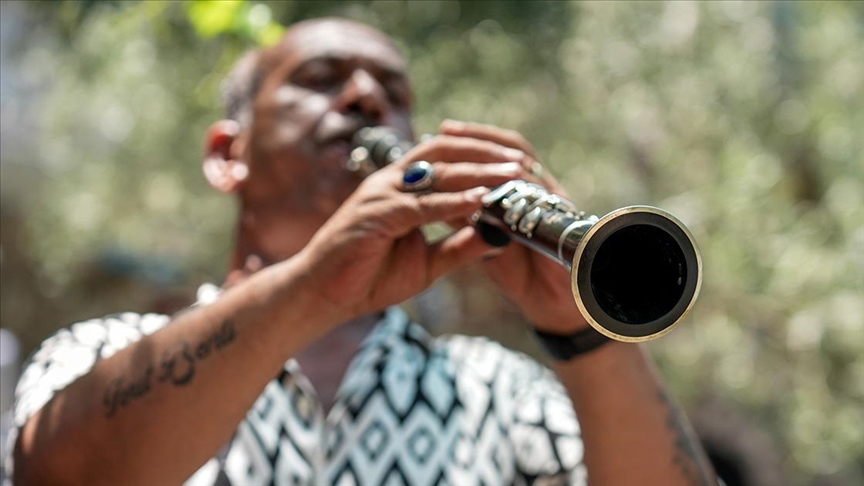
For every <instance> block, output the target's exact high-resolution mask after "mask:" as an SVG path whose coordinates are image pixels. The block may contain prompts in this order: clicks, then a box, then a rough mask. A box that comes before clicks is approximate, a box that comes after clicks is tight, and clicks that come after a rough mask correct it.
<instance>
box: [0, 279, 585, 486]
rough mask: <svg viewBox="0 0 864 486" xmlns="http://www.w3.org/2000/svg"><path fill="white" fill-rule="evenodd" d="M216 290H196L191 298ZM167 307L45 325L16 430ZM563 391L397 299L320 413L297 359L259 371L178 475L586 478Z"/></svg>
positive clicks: (501, 481) (335, 480)
mask: <svg viewBox="0 0 864 486" xmlns="http://www.w3.org/2000/svg"><path fill="white" fill-rule="evenodd" d="M216 295H218V289H217V288H216V287H214V286H212V285H205V286H202V288H201V289H199V304H205V303H208V302H209V301H212V300H213V298H215V296H216ZM169 321H170V319H169V317H167V316H163V315H155V314H146V315H138V314H133V313H124V314H117V315H112V316H108V317H105V318H102V319H94V320H90V321H85V322H80V323H78V324H75V325H73V326H71V327H70V328H68V329H64V330H61V331H59V332H58V333H56V334H54V335H53V336H52V337H50V338H49V339H48V340H46V341H45V342H44V343H43V344H42V347H41V348H40V349H39V350H38V351H37V352H36V353H35V354H34V355H33V356H32V358H31V359H30V361H29V362H28V363H27V364H25V367H24V373H23V374H22V376H21V379H20V381H19V384H18V388H17V390H16V404H15V408H14V423H13V430H12V431H11V433H10V437H9V444H8V445H9V447H8V448H7V451H9V452H8V454H9V456H10V457H7V458H6V459H7V463H6V465H7V468H8V469H7V471H9V472H10V477H11V466H12V461H11V454H12V451H14V449H15V448H14V441H15V437H16V436H17V430H18V429H20V427H22V426H23V425H24V423H25V422H26V421H27V420H28V419H29V418H30V417H32V416H33V415H34V414H35V413H36V412H37V411H38V410H39V409H40V408H41V407H43V406H44V405H45V404H46V403H47V402H48V401H49V400H50V399H51V398H52V396H53V395H54V394H55V393H56V392H57V391H58V390H61V389H63V388H65V387H66V386H68V385H69V384H70V383H72V382H74V381H75V380H76V379H77V378H78V377H80V376H82V375H84V374H86V373H87V372H89V371H90V370H91V369H92V368H93V366H94V365H95V364H96V362H97V361H98V360H100V359H106V358H108V357H109V356H111V355H113V354H114V353H116V352H117V351H119V350H120V349H123V348H124V347H126V346H128V345H129V344H131V343H133V342H135V341H137V340H138V339H141V337H143V336H144V335H148V334H151V333H153V332H156V331H157V330H159V329H160V328H162V327H164V326H165V325H167V324H168V323H169ZM582 459H583V444H582V440H581V437H580V429H579V424H578V421H577V420H576V416H575V414H574V412H573V407H572V405H571V402H570V400H569V398H568V396H567V394H566V392H565V391H564V389H563V387H562V385H561V384H560V383H559V382H558V381H557V380H556V379H555V376H554V374H553V373H552V372H551V371H549V370H548V369H546V368H544V367H542V366H541V365H539V364H538V363H536V362H535V361H533V360H531V359H530V358H528V357H527V356H525V355H522V354H519V353H516V352H513V351H510V350H507V349H506V348H504V347H502V346H501V345H499V344H497V343H495V342H493V341H490V340H487V339H484V338H475V337H466V336H455V335H454V336H443V337H438V338H433V337H432V336H430V335H429V334H428V333H427V332H426V331H425V330H424V329H423V328H422V327H421V326H420V325H418V324H416V323H413V322H411V321H410V320H409V318H408V316H407V315H406V314H405V313H404V312H403V311H402V310H401V309H399V308H396V307H393V308H390V309H388V310H387V312H386V313H385V314H384V317H383V318H382V319H381V322H379V324H378V325H377V327H376V328H375V329H374V330H373V331H372V333H371V334H370V335H369V337H368V338H367V339H366V340H365V341H364V343H363V345H362V347H361V349H360V351H359V352H358V353H357V355H356V356H355V357H354V359H353V361H352V362H351V364H350V366H349V368H348V371H347V372H346V375H345V377H344V379H343V381H342V384H341V385H340V388H339V391H338V392H337V395H336V398H335V403H334V405H333V407H332V409H331V410H330V411H329V412H328V413H327V414H326V415H325V413H324V410H323V408H322V407H321V405H320V404H319V403H318V400H317V398H316V395H315V392H314V390H313V389H312V386H311V384H310V382H309V381H308V379H307V378H306V377H305V376H304V375H303V373H302V370H301V369H300V367H299V365H298V364H297V362H296V361H294V360H289V361H288V362H286V363H285V366H284V369H283V370H282V372H281V374H280V375H279V376H278V377H277V378H275V379H274V380H272V381H270V383H268V385H267V387H266V388H265V389H264V391H263V393H261V396H260V397H259V398H258V400H257V401H256V402H255V405H254V406H253V408H252V409H251V410H250V411H249V413H248V414H247V415H246V418H245V419H244V420H243V421H242V422H240V424H239V425H238V427H237V431H236V432H235V434H234V437H233V438H232V440H231V441H230V443H229V444H226V446H225V447H224V448H223V449H222V450H221V451H220V452H219V454H218V455H217V456H216V457H214V458H212V459H210V460H209V461H208V462H206V463H205V464H203V465H202V467H201V468H200V469H199V470H198V471H197V472H196V473H195V474H194V475H193V476H191V477H190V478H189V479H188V480H187V481H186V483H185V484H187V485H193V486H197V485H206V486H211V485H213V486H217V485H237V486H258V485H269V484H274V485H296V484H301V485H307V484H308V485H319V484H320V485H339V486H347V485H391V484H392V485H402V484H406V485H421V486H425V485H443V484H447V485H454V486H463V485H464V486H468V485H487V486H497V485H505V484H515V485H523V484H525V485H530V484H535V485H541V484H542V485H547V484H572V485H584V484H587V471H586V468H585V465H584V463H583V461H582Z"/></svg>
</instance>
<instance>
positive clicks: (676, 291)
mask: <svg viewBox="0 0 864 486" xmlns="http://www.w3.org/2000/svg"><path fill="white" fill-rule="evenodd" d="M353 145H354V149H353V150H352V152H351V155H350V158H349V160H348V162H347V167H348V169H349V170H351V171H355V172H364V173H370V172H372V171H374V170H377V169H379V168H382V167H384V166H386V165H388V164H391V163H393V162H395V161H396V160H398V159H400V158H401V157H402V156H404V155H405V153H407V152H408V151H409V150H410V149H411V148H412V147H413V144H412V142H411V141H409V140H407V139H406V138H405V137H404V136H403V135H402V134H401V133H399V132H398V131H396V130H393V129H390V128H386V127H367V128H363V129H361V130H359V131H358V132H357V133H356V134H355V136H354V139H353ZM482 205H483V208H482V209H481V210H480V211H478V213H477V214H476V215H475V216H474V217H473V218H472V220H473V221H474V222H475V223H476V224H478V225H489V226H492V227H495V228H498V229H499V230H500V231H503V232H504V233H506V234H507V235H508V236H509V237H510V238H512V239H513V240H515V241H517V242H518V243H520V244H522V245H525V246H527V247H528V248H530V249H532V250H534V251H537V252H539V253H541V254H543V255H545V256H547V257H549V258H551V259H553V260H555V261H556V262H558V263H560V264H561V265H563V266H564V267H566V268H567V269H568V270H570V280H571V292H572V294H573V298H574V300H575V302H576V305H577V306H578V308H579V311H580V312H581V314H582V315H583V317H585V319H586V320H587V321H588V324H590V325H591V327H593V328H594V329H595V330H597V331H598V332H600V333H601V334H603V335H605V336H606V337H608V338H611V339H614V340H617V341H624V342H643V341H648V340H652V339H656V338H658V337H660V336H663V335H665V334H667V333H668V332H670V331H671V330H672V329H673V328H675V327H676V326H677V325H678V324H679V323H680V322H681V321H682V319H683V318H684V317H685V316H686V314H687V313H688V312H689V311H690V309H691V308H692V307H693V304H694V303H695V301H696V297H697V296H698V294H699V289H700V287H701V283H702V256H701V252H700V251H699V248H698V247H697V246H696V242H695V240H694V239H693V236H692V234H691V233H690V231H689V229H688V228H687V226H686V225H684V223H682V222H681V221H680V220H678V219H677V218H676V217H675V216H673V215H672V214H670V213H668V212H666V211H664V210H662V209H659V208H655V207H652V206H628V207H624V208H620V209H616V210H614V211H612V212H610V213H608V214H606V215H604V216H602V217H598V216H594V215H589V214H586V213H585V212H584V211H580V210H579V209H578V208H577V207H576V205H575V204H574V203H573V202H571V201H568V200H566V199H564V198H561V197H559V196H556V195H555V194H552V193H550V192H549V191H548V190H546V188H544V187H543V186H540V185H538V184H533V183H530V182H527V181H524V180H513V181H509V182H507V183H505V184H503V185H501V186H499V187H497V188H494V189H492V190H491V191H490V192H489V193H488V194H486V195H485V196H484V197H483V198H482Z"/></svg>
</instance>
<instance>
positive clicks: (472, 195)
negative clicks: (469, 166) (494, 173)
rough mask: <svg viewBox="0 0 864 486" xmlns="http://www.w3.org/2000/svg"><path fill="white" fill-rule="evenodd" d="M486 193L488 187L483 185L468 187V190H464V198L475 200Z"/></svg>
mask: <svg viewBox="0 0 864 486" xmlns="http://www.w3.org/2000/svg"><path fill="white" fill-rule="evenodd" d="M488 193H489V188H488V187H483V186H480V187H475V188H474V189H469V190H467V191H465V200H466V201H470V202H477V201H479V200H480V199H481V198H482V197H483V196H485V195H486V194H488Z"/></svg>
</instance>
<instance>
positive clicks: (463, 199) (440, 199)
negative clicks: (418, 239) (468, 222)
mask: <svg viewBox="0 0 864 486" xmlns="http://www.w3.org/2000/svg"><path fill="white" fill-rule="evenodd" d="M488 193H489V189H488V188H486V187H482V186H481V187H475V188H472V189H469V190H467V191H459V192H433V193H429V194H420V195H417V196H415V204H414V210H415V211H416V215H415V216H414V217H415V218H416V221H417V223H418V224H419V225H424V224H429V223H437V222H443V221H450V220H454V219H465V218H468V217H470V216H471V215H472V214H473V213H474V212H475V211H477V210H478V209H480V208H481V207H482V206H483V205H482V203H481V202H480V199H481V198H482V197H483V196H485V195H486V194H488Z"/></svg>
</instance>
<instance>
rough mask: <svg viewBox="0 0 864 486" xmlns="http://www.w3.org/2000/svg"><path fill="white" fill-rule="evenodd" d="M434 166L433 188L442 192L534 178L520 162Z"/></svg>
mask: <svg viewBox="0 0 864 486" xmlns="http://www.w3.org/2000/svg"><path fill="white" fill-rule="evenodd" d="M432 167H433V168H434V170H435V182H434V183H433V184H432V188H433V189H434V190H436V191H441V192H454V191H464V190H466V189H470V188H472V187H477V186H486V187H496V186H500V185H501V184H504V183H505V182H507V181H511V180H513V179H524V180H530V179H532V178H533V176H532V175H531V174H530V173H529V172H528V171H526V170H525V168H524V167H522V165H521V164H520V163H518V162H504V163H496V164H475V163H470V162H451V163H447V162H436V163H434V164H432ZM535 180H536V179H535ZM532 182H534V181H532Z"/></svg>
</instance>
